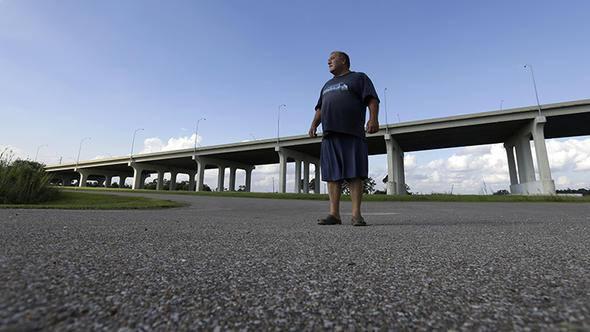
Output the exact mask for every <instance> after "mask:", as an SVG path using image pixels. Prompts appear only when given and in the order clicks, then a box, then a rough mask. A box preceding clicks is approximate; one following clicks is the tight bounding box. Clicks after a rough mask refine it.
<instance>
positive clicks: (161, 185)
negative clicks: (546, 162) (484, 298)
mask: <svg viewBox="0 0 590 332" xmlns="http://www.w3.org/2000/svg"><path fill="white" fill-rule="evenodd" d="M162 189H164V171H158V180H157V182H156V190H162Z"/></svg>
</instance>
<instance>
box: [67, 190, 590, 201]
mask: <svg viewBox="0 0 590 332" xmlns="http://www.w3.org/2000/svg"><path fill="white" fill-rule="evenodd" d="M70 189H73V190H80V191H95V192H96V191H99V192H135V193H142V194H144V193H145V194H159V195H198V196H213V197H250V198H270V199H303V200H328V195H326V194H320V195H315V194H294V193H285V194H279V193H256V192H249V193H248V192H221V193H220V192H210V191H202V192H194V191H168V190H161V191H156V190H147V189H140V190H133V191H132V190H130V189H119V188H90V187H86V188H78V187H68V190H70ZM342 199H343V200H350V197H349V196H346V195H343V196H342ZM363 201H373V202H385V201H398V202H539V203H544V202H561V203H564V202H567V203H590V196H584V197H572V196H522V195H506V196H499V195H498V196H494V195H442V194H433V195H394V196H388V195H364V196H363Z"/></svg>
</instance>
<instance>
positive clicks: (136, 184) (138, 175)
mask: <svg viewBox="0 0 590 332" xmlns="http://www.w3.org/2000/svg"><path fill="white" fill-rule="evenodd" d="M132 167H133V185H132V186H131V189H133V190H135V189H141V188H143V184H142V182H143V181H145V178H144V177H143V168H141V167H139V166H138V165H132Z"/></svg>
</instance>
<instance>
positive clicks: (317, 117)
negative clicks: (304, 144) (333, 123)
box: [307, 108, 322, 137]
mask: <svg viewBox="0 0 590 332" xmlns="http://www.w3.org/2000/svg"><path fill="white" fill-rule="evenodd" d="M320 123H322V111H321V110H320V109H319V108H316V109H315V114H314V116H313V121H311V127H309V131H308V132H307V134H308V135H309V137H316V136H317V135H318V134H317V133H316V131H317V130H318V126H319V125H320Z"/></svg>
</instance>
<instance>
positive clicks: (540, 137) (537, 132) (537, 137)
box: [532, 117, 551, 181]
mask: <svg viewBox="0 0 590 332" xmlns="http://www.w3.org/2000/svg"><path fill="white" fill-rule="evenodd" d="M545 122H546V120H545V117H537V118H536V119H535V122H534V123H533V128H532V135H533V143H534V144H535V154H536V157H537V167H538V168H539V178H540V179H539V180H541V181H544V180H551V169H550V168H549V158H548V157H547V146H545V133H544V132H543V129H544V127H545Z"/></svg>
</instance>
